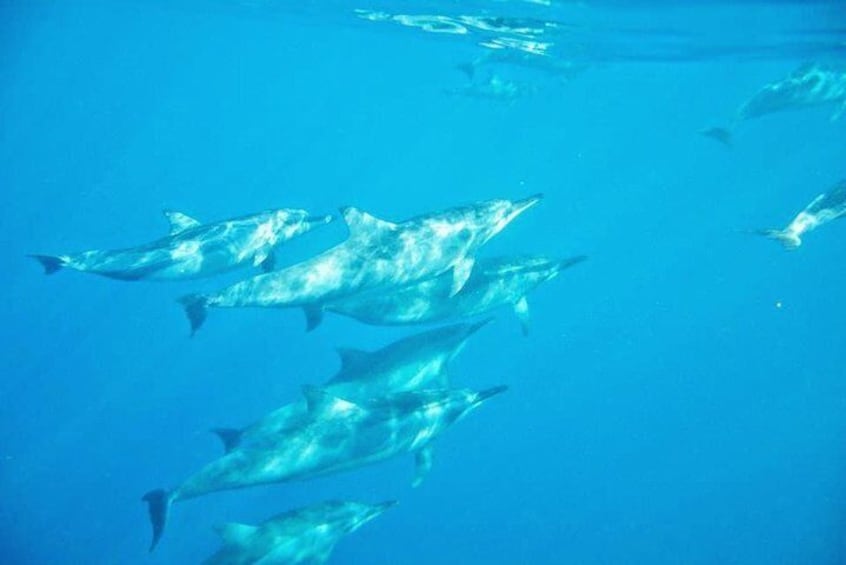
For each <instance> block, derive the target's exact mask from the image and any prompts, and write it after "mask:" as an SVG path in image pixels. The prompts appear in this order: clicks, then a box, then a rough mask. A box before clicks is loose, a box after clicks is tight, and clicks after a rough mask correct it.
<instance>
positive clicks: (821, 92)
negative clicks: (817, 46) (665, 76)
mask: <svg viewBox="0 0 846 565" xmlns="http://www.w3.org/2000/svg"><path fill="white" fill-rule="evenodd" d="M823 105H833V106H835V107H836V108H835V110H834V114H832V116H831V119H832V121H834V120H837V119H838V118H839V117H840V116H841V115H843V113H844V112H846V69H843V68H836V67H834V66H828V65H823V64H820V63H806V64H804V65H802V66H800V67H799V68H798V69H796V70H795V71H793V72H792V73H791V74H790V75H789V76H788V77H787V78H785V79H782V80H780V81H777V82H773V83H770V84H767V85H766V86H764V87H763V88H762V89H761V90H759V91H758V92H757V93H756V94H755V95H754V96H753V97H752V98H750V99H749V100H747V101H746V102H745V103H744V104H743V105H742V106H741V107H740V109H739V110H738V111H737V115H736V116H735V119H734V122H733V124H732V125H731V126H729V127H712V128H708V129H705V130H702V131H701V132H700V133H702V135H705V136H706V137H710V138H712V139H715V140H717V141H719V142H721V143H724V144H726V145H730V144H731V140H732V130H734V129H735V128H736V127H737V125H739V124H740V123H741V122H745V121H747V120H751V119H755V118H760V117H762V116H767V115H770V114H774V113H777V112H783V111H787V110H797V109H802V108H810V107H814V106H823Z"/></svg>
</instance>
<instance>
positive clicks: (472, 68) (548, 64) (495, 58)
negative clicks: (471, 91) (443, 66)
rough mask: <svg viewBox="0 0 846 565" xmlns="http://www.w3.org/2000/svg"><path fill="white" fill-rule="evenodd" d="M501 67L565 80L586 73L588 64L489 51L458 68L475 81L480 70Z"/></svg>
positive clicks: (540, 55)
mask: <svg viewBox="0 0 846 565" xmlns="http://www.w3.org/2000/svg"><path fill="white" fill-rule="evenodd" d="M500 65H506V66H514V67H520V68H524V69H529V70H535V71H540V72H542V73H546V74H548V75H553V76H557V77H561V78H563V79H564V80H570V79H573V78H575V77H577V76H578V75H580V74H582V73H584V72H585V71H586V70H587V68H588V65H587V64H586V63H579V62H576V61H572V60H566V59H561V58H559V57H555V56H552V55H549V54H546V53H535V52H531V51H524V50H522V49H487V50H486V51H485V53H484V54H483V55H481V56H480V57H477V58H476V59H474V60H472V61H469V62H466V63H460V64H459V65H457V66H456V68H457V69H458V70H460V71H461V72H463V73H464V74H465V75H466V76H467V78H469V79H470V80H475V78H476V76H477V74H478V71H479V69H482V68H486V67H487V68H489V67H492V66H500Z"/></svg>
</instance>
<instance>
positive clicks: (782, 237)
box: [752, 230, 802, 251]
mask: <svg viewBox="0 0 846 565" xmlns="http://www.w3.org/2000/svg"><path fill="white" fill-rule="evenodd" d="M752 233H754V234H756V235H762V236H764V237H766V238H769V239H774V240H776V241H778V242H779V243H781V244H782V245H783V246H784V248H785V249H787V250H788V251H793V250H795V249H797V248H798V247H799V246H800V245H802V240H801V239H799V236H798V235H796V234H794V233H791V232H789V231H787V230H754V231H752Z"/></svg>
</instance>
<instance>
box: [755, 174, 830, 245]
mask: <svg viewBox="0 0 846 565" xmlns="http://www.w3.org/2000/svg"><path fill="white" fill-rule="evenodd" d="M844 216H846V180H841V181H840V182H838V183H837V184H836V185H834V186H833V187H832V188H831V190H829V191H828V192H825V193H823V194H820V195H819V196H817V197H816V198H814V199H813V200H812V201H811V203H810V204H808V205H807V206H805V208H804V209H803V210H802V211H801V212H799V213H798V214H797V215H796V217H795V218H793V220H792V221H791V222H790V223H789V224H788V225H787V227H785V228H784V229H780V230H779V229H765V230H756V231H755V233H757V234H759V235H763V236H766V237H768V238H770V239H775V240H776V241H779V242H781V244H782V245H783V246H784V248H785V249H787V250H790V251H792V250H795V249H798V248H799V246H801V245H802V235H804V234H805V233H807V232H809V231H811V230H814V229H817V228H818V227H820V226H822V225H823V224H827V223H828V222H830V221H832V220H836V219H838V218H842V217H844Z"/></svg>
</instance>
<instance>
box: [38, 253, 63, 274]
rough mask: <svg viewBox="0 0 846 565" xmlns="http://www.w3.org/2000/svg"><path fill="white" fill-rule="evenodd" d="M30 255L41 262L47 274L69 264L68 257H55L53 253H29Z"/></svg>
mask: <svg viewBox="0 0 846 565" xmlns="http://www.w3.org/2000/svg"><path fill="white" fill-rule="evenodd" d="M29 257H32V258H33V259H35V260H36V261H38V262H39V263H41V266H42V267H44V274H45V275H52V274H53V273H55V272H57V271H60V270H61V269H62V268H63V267H64V266H65V265H67V264H68V258H67V257H55V256H53V255H29Z"/></svg>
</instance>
